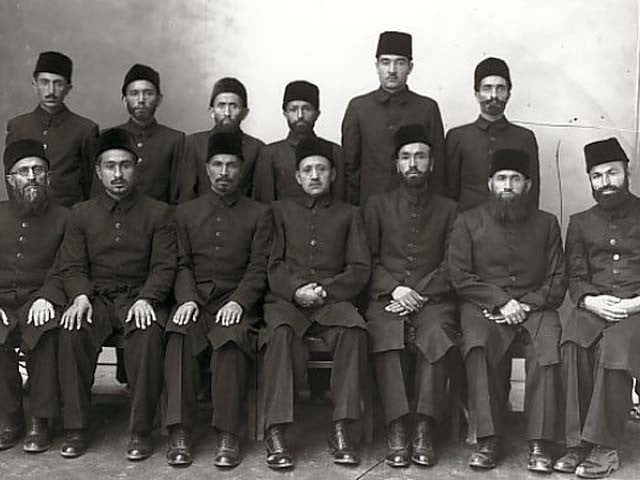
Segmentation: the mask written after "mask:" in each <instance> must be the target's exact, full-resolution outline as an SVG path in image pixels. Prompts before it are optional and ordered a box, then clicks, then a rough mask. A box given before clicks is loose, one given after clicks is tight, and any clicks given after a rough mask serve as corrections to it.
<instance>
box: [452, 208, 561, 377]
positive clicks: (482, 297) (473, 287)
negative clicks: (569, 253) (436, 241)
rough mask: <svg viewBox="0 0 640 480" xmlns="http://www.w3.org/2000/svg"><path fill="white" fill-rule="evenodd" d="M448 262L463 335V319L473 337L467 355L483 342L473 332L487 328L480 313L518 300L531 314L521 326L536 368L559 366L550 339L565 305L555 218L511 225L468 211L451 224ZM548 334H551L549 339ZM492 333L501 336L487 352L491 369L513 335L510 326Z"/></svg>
mask: <svg viewBox="0 0 640 480" xmlns="http://www.w3.org/2000/svg"><path fill="white" fill-rule="evenodd" d="M448 259H449V269H450V275H451V282H452V283H453V286H454V287H455V289H456V292H457V293H458V296H459V297H460V298H461V300H462V304H461V307H460V308H461V312H460V313H461V322H462V327H463V330H464V329H465V320H466V318H465V317H468V318H469V320H473V321H467V322H466V323H467V326H468V327H469V328H468V331H471V332H472V333H471V334H469V335H465V338H463V351H464V354H465V355H466V354H467V353H468V352H469V351H470V350H471V349H472V348H473V347H475V346H481V343H480V342H482V341H483V340H485V339H483V332H480V331H478V332H475V328H474V325H473V324H474V322H477V323H481V322H482V321H484V322H491V320H485V319H484V316H483V314H482V310H483V309H486V310H489V311H490V312H496V311H497V309H498V308H499V307H502V306H503V305H504V304H506V303H507V302H508V301H509V300H511V299H516V300H518V301H520V302H523V303H526V304H528V305H530V306H531V307H532V310H533V313H530V314H529V315H528V316H527V320H526V321H525V322H524V323H523V324H522V326H523V327H524V328H526V329H527V330H528V331H529V334H530V335H531V338H532V340H533V343H534V346H535V347H536V352H537V354H538V361H539V363H540V365H549V364H552V363H558V362H559V353H558V345H557V343H555V342H553V341H549V339H552V338H553V337H554V335H555V334H556V333H557V334H558V335H559V329H560V324H559V321H558V318H557V313H556V312H555V310H556V309H557V308H558V307H559V306H560V305H561V304H562V301H563V299H564V295H565V292H566V288H567V279H566V271H565V263H564V254H563V250H562V238H561V236H560V227H559V226H558V221H557V220H556V217H554V216H553V215H551V214H550V213H547V212H544V211H542V210H537V209H536V210H533V211H532V212H531V214H530V216H529V217H528V218H526V219H525V220H524V221H521V222H517V223H513V222H503V221H499V220H497V219H496V218H494V217H493V216H492V215H491V213H490V212H489V208H488V204H483V205H481V206H479V207H476V208H473V209H471V210H467V211H466V212H464V213H462V214H460V215H459V216H458V218H457V219H456V222H455V224H454V229H453V233H452V235H451V243H450V247H449V254H448ZM545 317H548V318H552V320H548V319H547V318H545ZM478 319H479V320H480V321H479V322H478ZM477 323H476V324H477ZM547 328H549V329H551V330H553V332H551V331H550V332H549V335H547V334H546V329H547ZM496 330H498V332H499V335H500V336H499V337H495V338H492V339H490V340H489V348H487V355H488V357H489V359H490V360H491V361H492V363H494V364H497V362H498V361H499V360H500V359H501V358H502V356H503V355H504V353H505V352H506V350H507V348H508V347H509V345H510V343H511V341H512V340H513V338H514V337H515V332H516V329H514V328H513V327H510V326H504V328H500V329H496ZM556 330H557V332H556ZM473 332H475V333H473ZM551 333H553V335H552V334H551ZM558 339H559V337H558Z"/></svg>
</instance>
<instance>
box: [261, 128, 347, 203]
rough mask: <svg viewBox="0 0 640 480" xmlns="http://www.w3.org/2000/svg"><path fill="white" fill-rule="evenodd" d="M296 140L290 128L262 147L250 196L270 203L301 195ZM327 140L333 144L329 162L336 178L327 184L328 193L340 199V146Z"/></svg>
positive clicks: (341, 197) (341, 178) (342, 180)
mask: <svg viewBox="0 0 640 480" xmlns="http://www.w3.org/2000/svg"><path fill="white" fill-rule="evenodd" d="M314 136H315V134H314ZM322 140H324V139H322ZM325 141H328V140H325ZM298 143H299V140H298V138H297V137H296V136H295V134H293V133H292V132H291V131H290V132H289V135H288V136H287V138H286V139H284V140H280V141H279V142H274V143H270V144H269V145H267V146H265V147H262V150H260V155H259V156H258V160H257V162H256V168H255V171H254V174H253V198H255V199H256V200H258V201H259V202H262V203H271V202H273V201H274V200H283V199H285V198H291V197H304V196H305V193H304V191H303V190H302V187H300V185H299V184H298V182H297V181H296V176H295V173H296V146H297V145H298ZM329 143H331V144H332V145H333V152H332V153H333V165H334V167H335V169H336V179H335V180H334V181H333V183H332V184H331V196H332V197H333V199H334V200H344V196H345V184H344V178H345V177H344V160H343V156H342V149H341V148H340V146H339V145H337V144H335V143H333V142H329Z"/></svg>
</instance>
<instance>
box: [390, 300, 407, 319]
mask: <svg viewBox="0 0 640 480" xmlns="http://www.w3.org/2000/svg"><path fill="white" fill-rule="evenodd" d="M384 309H385V311H387V312H390V313H395V314H396V315H398V316H400V317H404V316H405V315H409V314H410V313H411V310H407V309H406V308H404V307H403V306H402V304H401V303H400V302H396V301H395V300H391V301H390V302H389V303H388V304H387V306H386V307H384Z"/></svg>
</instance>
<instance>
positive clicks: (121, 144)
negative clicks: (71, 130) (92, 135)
mask: <svg viewBox="0 0 640 480" xmlns="http://www.w3.org/2000/svg"><path fill="white" fill-rule="evenodd" d="M114 149H117V150H127V151H128V152H131V153H132V154H133V156H134V157H135V158H136V160H137V159H138V154H137V153H136V152H135V150H134V149H133V147H132V145H131V141H130V140H129V134H128V133H127V131H126V130H124V129H122V128H118V127H115V128H110V129H108V130H105V131H104V132H102V133H101V134H100V136H99V137H98V143H97V145H96V156H95V159H96V160H98V158H99V157H100V155H102V153H103V152H106V151H107V150H114Z"/></svg>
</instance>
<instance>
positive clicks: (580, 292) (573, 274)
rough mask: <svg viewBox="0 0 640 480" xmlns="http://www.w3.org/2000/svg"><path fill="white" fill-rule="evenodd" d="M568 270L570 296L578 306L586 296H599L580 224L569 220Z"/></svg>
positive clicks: (573, 219)
mask: <svg viewBox="0 0 640 480" xmlns="http://www.w3.org/2000/svg"><path fill="white" fill-rule="evenodd" d="M566 250H567V270H568V274H569V296H570V297H571V300H572V301H573V303H575V304H576V305H577V304H578V302H579V301H580V299H582V297H584V296H585V295H599V293H600V292H599V290H598V288H597V287H596V286H595V285H594V284H593V283H591V271H590V269H589V256H588V252H587V247H586V245H585V237H584V233H583V232H582V228H581V227H580V222H579V221H578V220H576V219H575V218H571V219H570V220H569V228H568V229H567V243H566Z"/></svg>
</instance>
